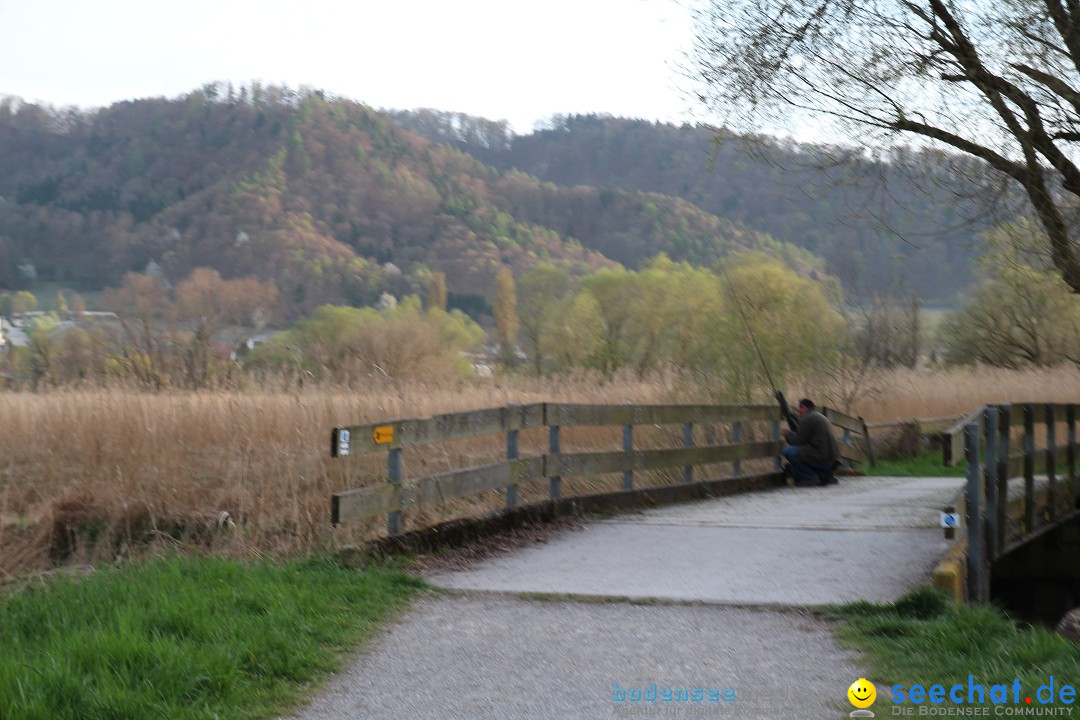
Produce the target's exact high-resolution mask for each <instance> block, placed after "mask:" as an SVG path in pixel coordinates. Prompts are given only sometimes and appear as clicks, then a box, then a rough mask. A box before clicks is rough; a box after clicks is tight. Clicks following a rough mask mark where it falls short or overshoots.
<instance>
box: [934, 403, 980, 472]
mask: <svg viewBox="0 0 1080 720" xmlns="http://www.w3.org/2000/svg"><path fill="white" fill-rule="evenodd" d="M969 423H978V424H979V432H980V433H981V432H983V429H984V428H983V426H982V423H983V408H981V407H980V408H979V409H977V410H976V411H975V412H973V413H971V414H970V415H968V416H967V417H965V418H964V419H963V420H961V421H960V422H958V423H956V424H955V425H953V426H952V427H950V428H949V429H948V430H946V431H945V432H943V433H942V434H941V440H942V451H943V454H944V458H943V459H944V461H945V467H952V466H954V465H956V464H957V463H959V462H960V461H961V460H963V459H964V427H965V426H966V425H968V424H969Z"/></svg>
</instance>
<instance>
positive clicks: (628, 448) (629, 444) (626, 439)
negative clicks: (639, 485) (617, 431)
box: [622, 424, 634, 490]
mask: <svg viewBox="0 0 1080 720" xmlns="http://www.w3.org/2000/svg"><path fill="white" fill-rule="evenodd" d="M622 449H623V452H625V453H632V452H634V426H633V425H630V424H627V425H623V428H622ZM633 489H634V471H633V470H624V471H623V490H633Z"/></svg>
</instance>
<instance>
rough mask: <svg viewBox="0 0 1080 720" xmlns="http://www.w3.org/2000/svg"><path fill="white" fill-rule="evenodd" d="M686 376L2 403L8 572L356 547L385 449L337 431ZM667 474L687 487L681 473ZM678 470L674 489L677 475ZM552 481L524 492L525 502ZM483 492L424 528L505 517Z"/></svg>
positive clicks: (420, 465) (896, 414) (1013, 380)
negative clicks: (367, 449)
mask: <svg viewBox="0 0 1080 720" xmlns="http://www.w3.org/2000/svg"><path fill="white" fill-rule="evenodd" d="M872 389H873V390H874V392H873V394H872V396H868V397H867V398H865V399H863V400H862V401H861V402H859V403H857V404H856V406H855V408H854V412H855V414H861V415H863V416H864V417H865V418H866V420H867V421H871V422H873V421H882V420H893V419H909V418H917V417H927V416H940V415H947V414H951V413H962V412H967V411H969V410H971V409H973V408H974V407H976V406H978V405H980V404H983V403H985V402H998V401H1032V402H1040V401H1041V402H1048V401H1054V402H1069V401H1073V402H1076V401H1080V371H1076V370H1071V369H1057V370H1046V371H1035V370H1032V371H1024V372H1010V371H1003V370H994V369H982V368H980V369H974V370H957V371H949V372H938V373H934V374H926V373H920V372H907V371H905V372H896V373H888V374H884V375H881V376H879V377H878V378H876V379H875V380H874V381H873V388H872ZM704 395H705V393H701V395H700V396H699V395H697V394H695V393H694V392H693V391H692V390H687V389H686V388H685V387H684V386H681V385H679V384H677V383H676V382H674V381H673V380H671V379H670V378H653V379H648V380H638V379H635V378H630V377H628V378H620V379H617V380H615V381H609V382H606V383H603V384H601V383H599V382H597V381H595V380H593V379H590V378H571V379H565V378H564V379H558V380H531V379H527V378H519V379H514V380H512V381H506V382H484V383H462V384H452V385H451V384H444V385H441V386H428V385H424V384H420V383H413V384H400V385H396V386H394V387H375V386H373V387H371V388H354V389H349V390H343V389H340V388H320V387H315V388H311V387H308V388H305V389H302V390H297V391H292V392H285V391H257V390H254V391H246V392H213V393H210V392H207V393H191V392H166V393H157V394H152V393H142V392H138V391H133V390H121V389H113V390H79V391H76V390H66V391H65V390H61V391H53V392H47V393H39V394H31V393H16V392H8V393H0V423H2V424H3V427H4V429H5V432H4V433H3V437H2V440H0V574H14V573H20V572H25V571H27V570H31V569H38V568H42V567H46V566H48V565H49V564H52V563H57V562H65V561H66V562H71V561H80V562H87V561H95V560H98V559H102V558H106V557H115V556H122V555H125V554H128V553H130V552H134V551H136V550H138V549H139V548H141V547H145V546H148V545H153V544H154V543H155V541H159V540H160V541H163V542H169V543H184V544H189V545H194V546H197V547H199V548H209V549H210V550H212V551H215V552H228V553H233V554H237V553H249V554H250V553H269V554H281V553H287V552H290V551H294V550H312V549H317V548H326V547H334V546H338V545H341V544H345V543H351V542H356V541H357V540H361V539H363V538H366V537H370V536H371V535H372V534H373V533H378V532H381V530H382V527H383V520H382V519H373V520H372V521H371V522H370V523H367V524H364V523H360V524H357V525H355V526H349V527H340V528H336V529H335V528H332V527H331V526H330V522H329V508H330V496H331V494H332V493H333V492H335V491H339V490H343V489H347V488H350V487H356V486H359V485H361V484H365V483H369V482H374V481H376V480H377V479H378V478H379V477H380V476H382V475H384V473H385V468H384V462H385V456H381V455H372V456H367V457H364V458H350V459H347V460H344V461H340V460H333V461H332V460H331V459H330V458H329V452H328V451H329V434H330V429H331V428H332V427H334V426H336V425H348V424H356V423H363V422H373V421H378V420H385V419H393V418H405V417H420V416H425V415H431V414H437V413H443V412H454V411H462V410H470V409H478V408H484V407H498V406H502V405H506V404H507V403H511V402H513V403H519V404H524V403H530V402H542V401H553V402H584V403H608V404H621V403H631V402H633V403H638V404H647V403H665V402H703V401H705V397H704ZM680 440H681V433H680V432H679V431H678V429H677V428H658V429H653V430H651V431H648V430H647V429H645V431H643V432H642V433H640V434H636V435H635V443H637V444H638V446H639V447H650V446H652V447H661V446H667V447H672V446H676V445H678V444H679V442H680ZM503 442H504V440H503V439H502V438H500V437H490V438H487V439H483V440H476V441H467V442H463V443H460V442H459V443H446V444H439V445H434V446H430V447H429V448H425V449H424V450H423V451H422V452H421V451H419V450H416V451H407V452H406V467H405V471H406V475H407V476H410V477H416V476H419V475H425V474H430V473H433V472H438V471H441V470H446V469H451V468H460V467H466V466H468V465H472V464H477V463H479V462H485V461H488V460H490V459H494V458H497V457H499V456H500V453H501V452H503V451H504V449H505V448H504V447H503V444H502V443H503ZM620 446H621V445H620V438H619V435H618V433H617V429H610V428H609V429H595V430H589V431H581V432H578V433H576V434H569V435H568V436H567V437H565V438H564V450H571V449H575V448H587V447H590V448H594V447H604V448H608V449H617V448H619V447H620ZM545 451H546V436H545V435H544V434H543V432H542V431H529V432H525V433H522V438H521V452H522V454H523V455H527V454H538V453H543V452H545ZM669 474H670V475H671V477H670V478H666V476H665V475H664V474H661V476H660V477H659V479H654V481H657V482H666V481H671V482H675V481H677V473H675V474H671V473H669ZM665 478H666V479H665ZM617 486H618V479H617V478H612V477H608V478H603V479H602V480H601V481H599V482H593V481H592V480H590V479H570V480H568V481H567V485H565V486H564V487H565V489H566V493H567V494H569V493H571V492H583V491H588V490H590V489H597V488H599V489H614V488H615V487H617ZM543 493H544V488H543V487H540V486H536V487H529V488H523V489H522V501H523V502H524V501H530V500H536V499H540V498H541V497H542V496H543ZM500 503H501V497H500V496H499V495H498V494H497V493H485V494H483V495H481V496H478V497H476V498H472V499H462V500H460V501H455V502H454V503H451V504H449V506H448V507H446V508H441V509H438V510H431V509H427V510H418V511H414V514H413V515H412V516H411V517H409V518H407V520H408V521H409V523H410V525H412V524H415V523H425V522H432V521H435V520H438V519H444V518H446V517H451V516H460V515H464V514H469V513H475V512H478V511H487V510H491V509H493V508H495V507H498V506H499V504H500Z"/></svg>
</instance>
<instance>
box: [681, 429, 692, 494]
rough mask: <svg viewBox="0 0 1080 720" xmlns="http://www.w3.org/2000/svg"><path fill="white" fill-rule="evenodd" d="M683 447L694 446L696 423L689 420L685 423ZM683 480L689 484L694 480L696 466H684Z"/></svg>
mask: <svg viewBox="0 0 1080 720" xmlns="http://www.w3.org/2000/svg"><path fill="white" fill-rule="evenodd" d="M682 439H683V447H686V448H692V447H694V423H692V422H688V423H684V424H683V433H682ZM683 482H684V483H686V484H687V485H689V484H690V483H692V482H694V466H693V465H686V466H685V467H683Z"/></svg>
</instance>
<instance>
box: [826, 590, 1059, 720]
mask: <svg viewBox="0 0 1080 720" xmlns="http://www.w3.org/2000/svg"><path fill="white" fill-rule="evenodd" d="M826 615H827V616H829V617H832V618H834V619H839V620H841V621H842V623H841V625H840V626H839V628H838V629H837V634H838V636H839V637H840V638H841V640H842V641H843V642H844V643H845V644H848V645H850V646H851V647H854V648H857V649H859V650H862V651H863V652H865V653H866V656H867V659H868V661H869V665H870V671H869V673H868V674H867V679H868V680H870V681H871V682H873V683H874V684H875V685H876V686H877V693H878V700H877V702H876V703H875V706H874V708H872V709H873V710H874V711H875V712H876V714H877V715H878V717H881V716H882V715H885V714H888V713H889V712H890V711H889V710H888V708H890V707H892V706H893V702H892V700H891V698H892V690H891V689H890V688H891V687H892V686H893V685H896V684H901V685H904V687H905V688H910V687H911V686H912V685H915V684H919V685H922V686H923V687H924V688H930V687H931V686H933V685H942V686H944V687H945V689H946V691H948V689H949V688H951V687H952V686H953V685H956V684H962V685H963V686H964V691H963V693H962V695H963V697H964V700H965V701H966V700H967V683H968V676H969V675H973V676H974V682H975V683H976V684H981V685H983V686H984V687H985V688H986V692H989V689H990V687H991V686H992V685H1008V686H1009V687H1010V689H1009V694H1008V699H1009V703H1010V704H1011V703H1012V689H1011V688H1012V683H1013V680H1014V679H1015V678H1019V679H1020V683H1021V695H1020V703H1021V704H1022V705H1025V707H1041V706H1040V705H1039V703H1038V701H1037V698H1036V695H1035V693H1036V691H1037V689H1038V688H1039V686H1041V685H1046V684H1047V683H1048V682H1049V680H1050V676H1051V675H1053V676H1054V685H1055V693H1058V692H1059V691H1060V689H1061V687H1062V685H1071V686H1073V687H1074V688H1076V687H1077V686H1078V685H1080V647H1077V646H1076V645H1073V644H1072V643H1070V642H1069V641H1067V640H1065V639H1064V638H1062V637H1060V636H1058V635H1057V634H1055V633H1053V632H1051V631H1050V630H1048V629H1046V628H1042V627H1034V628H1031V629H1021V628H1019V627H1017V626H1016V625H1015V624H1014V623H1013V622H1012V621H1011V620H1010V619H1009V618H1008V617H1007V616H1006V615H1004V614H1003V613H1002V612H1001V611H1000V610H998V609H996V608H993V607H990V606H954V605H952V604H951V603H950V601H949V600H948V599H947V598H946V597H945V596H944V595H942V594H940V593H938V592H936V591H934V590H931V589H929V588H924V589H921V590H917V591H914V592H912V593H909V594H908V595H906V596H904V597H903V598H901V599H900V600H898V601H897V602H896V603H894V604H892V605H873V604H870V603H866V602H859V603H853V604H850V605H845V606H842V607H838V608H831V609H829V610H828V611H826ZM1078 696H1080V691H1078ZM1026 697H1031V700H1032V703H1031V705H1026V704H1025V703H1024V699H1025V698H1026ZM985 699H986V703H984V704H986V705H991V704H992V703H991V702H990V698H989V696H986V698H985ZM1057 699H1058V698H1057V697H1056V696H1055V701H1057ZM905 704H906V705H910V704H911V703H910V702H907V703H905ZM923 704H924V705H929V706H932V707H941V708H948V707H955V706H954V705H953V703H952V702H951V701H950V700H949V699H948V697H947V696H946V699H945V702H944V703H942V704H941V705H937V706H933V705H931V704H930V703H929V702H925V701H924V703H923ZM976 704H977V703H976ZM1074 704H1075V703H1074ZM1047 706H1048V707H1049V705H1047ZM1014 707H1015V706H1014ZM1054 707H1070V705H1064V704H1060V703H1057V702H1056V703H1055V705H1054ZM992 712H993V711H991V714H992Z"/></svg>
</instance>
